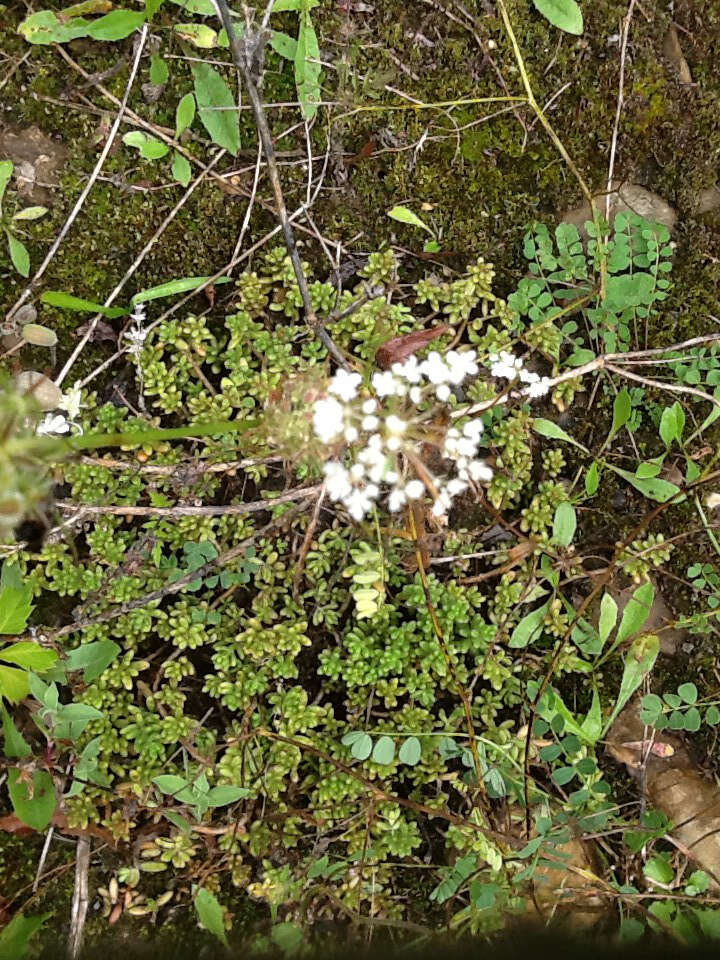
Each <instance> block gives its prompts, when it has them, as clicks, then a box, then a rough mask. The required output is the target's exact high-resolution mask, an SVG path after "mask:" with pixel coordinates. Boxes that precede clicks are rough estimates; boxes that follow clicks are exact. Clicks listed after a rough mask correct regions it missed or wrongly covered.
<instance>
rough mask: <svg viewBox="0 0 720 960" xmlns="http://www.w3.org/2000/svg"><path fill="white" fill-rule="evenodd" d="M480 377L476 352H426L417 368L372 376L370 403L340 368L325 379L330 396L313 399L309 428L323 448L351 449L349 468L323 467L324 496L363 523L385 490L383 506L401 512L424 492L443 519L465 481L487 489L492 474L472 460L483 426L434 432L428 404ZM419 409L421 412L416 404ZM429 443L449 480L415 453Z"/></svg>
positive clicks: (401, 366)
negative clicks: (448, 469)
mask: <svg viewBox="0 0 720 960" xmlns="http://www.w3.org/2000/svg"><path fill="white" fill-rule="evenodd" d="M477 372H478V365H477V363H476V355H475V351H474V350H470V351H468V352H466V353H459V352H457V351H455V350H450V351H449V352H448V353H447V354H446V355H445V356H444V357H441V356H440V354H439V353H437V352H432V353H430V354H429V355H428V357H427V359H426V360H424V361H422V362H418V359H417V357H415V356H411V357H410V358H409V359H408V360H406V361H405V362H404V363H395V364H393V366H392V368H391V369H390V370H389V371H387V372H383V373H375V374H374V375H373V377H372V381H371V384H372V388H373V392H374V394H375V396H374V397H365V398H363V397H362V396H360V394H359V388H360V384H361V382H362V377H361V376H360V374H358V373H348V372H347V371H345V370H338V371H337V373H336V374H335V376H334V377H333V378H332V380H331V381H330V385H329V387H328V393H329V396H327V397H324V398H323V399H321V400H318V401H316V403H315V405H314V408H313V426H314V429H315V433H316V435H317V436H318V437H319V438H320V440H322V441H323V443H327V444H330V443H335V442H338V441H344V442H345V443H347V444H349V451H348V453H349V457H350V458H351V459H352V461H353V462H352V465H351V466H349V467H346V466H345V465H344V464H343V463H341V462H340V461H339V460H331V461H330V462H329V463H326V464H325V468H324V472H325V477H326V480H327V491H328V495H329V496H330V498H331V500H334V501H341V502H342V503H343V504H344V505H345V507H346V508H347V510H348V512H349V513H350V516H351V517H353V519H355V520H361V519H362V518H363V517H364V516H365V514H367V513H368V512H369V511H370V510H371V509H372V506H373V504H374V503H375V502H376V501H377V500H378V499H379V497H380V496H381V492H382V488H383V486H385V487H389V488H390V489H389V491H388V492H387V505H388V509H389V510H391V511H393V512H394V511H397V510H400V509H401V508H402V507H403V506H404V504H406V503H407V502H408V501H409V500H419V499H421V498H422V497H424V496H425V495H426V494H430V495H431V496H432V498H433V501H434V504H433V513H434V514H435V516H438V517H439V516H442V515H443V514H445V513H447V511H448V509H449V508H450V505H451V503H452V500H453V498H454V497H456V496H457V495H458V494H460V493H463V491H465V490H467V489H468V487H469V486H470V484H471V483H473V482H475V483H479V482H484V483H487V482H489V481H490V480H491V479H492V475H493V474H492V470H491V469H490V468H489V467H488V466H487V465H486V464H485V463H484V461H482V460H479V459H477V452H478V447H479V446H480V438H481V436H482V432H483V424H482V421H481V420H470V421H469V422H467V423H466V424H465V425H464V427H463V429H462V430H458V429H455V428H450V429H446V428H442V427H439V426H438V420H437V417H436V414H437V412H438V411H437V406H436V405H435V404H427V403H426V401H428V400H434V399H437V400H440V401H442V402H445V401H447V400H448V399H449V397H450V394H451V391H452V387H453V386H458V385H459V384H461V383H462V382H463V380H465V378H466V377H468V376H471V375H472V374H475V373H477ZM423 403H425V407H426V409H424V410H420V409H419V405H420V404H423ZM427 444H431V445H433V446H435V447H436V448H437V449H438V450H439V451H440V453H441V455H442V457H443V459H444V460H449V461H453V463H454V474H455V475H454V476H453V477H452V478H450V479H438V478H437V477H434V476H433V475H432V473H431V471H430V470H429V469H428V467H427V466H426V465H425V463H424V462H423V457H422V456H421V453H420V451H421V449H422V447H423V445H427Z"/></svg>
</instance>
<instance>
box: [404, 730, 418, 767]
mask: <svg viewBox="0 0 720 960" xmlns="http://www.w3.org/2000/svg"><path fill="white" fill-rule="evenodd" d="M421 754H422V747H421V746H420V741H419V740H418V738H417V737H408V738H407V740H405V741H404V742H403V744H402V746H401V747H400V750H399V752H398V760H399V761H400V762H401V763H407V764H408V766H411V767H414V766H415V764H416V763H419V762H420V756H421Z"/></svg>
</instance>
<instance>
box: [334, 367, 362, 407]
mask: <svg viewBox="0 0 720 960" xmlns="http://www.w3.org/2000/svg"><path fill="white" fill-rule="evenodd" d="M361 383H362V377H361V376H360V374H359V373H348V372H347V370H338V371H337V373H336V374H335V376H334V377H333V378H332V380H331V381H330V385H329V386H328V390H329V392H330V393H334V394H336V396H338V397H340V399H341V400H344V401H345V402H346V403H347V402H348V401H349V400H354V399H355V397H356V396H357V388H358V386H359V385H360V384H361Z"/></svg>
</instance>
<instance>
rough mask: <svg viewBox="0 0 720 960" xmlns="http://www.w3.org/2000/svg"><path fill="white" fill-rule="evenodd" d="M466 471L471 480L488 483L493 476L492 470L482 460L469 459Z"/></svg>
mask: <svg viewBox="0 0 720 960" xmlns="http://www.w3.org/2000/svg"><path fill="white" fill-rule="evenodd" d="M468 471H469V473H470V476H471V477H472V478H473V480H479V481H481V482H484V483H489V482H490V481H491V480H492V478H493V472H492V470H491V469H490V467H488V465H487V464H486V463H484V462H483V461H482V460H471V461H470V463H469V464H468Z"/></svg>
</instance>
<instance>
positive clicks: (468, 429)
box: [463, 420, 485, 441]
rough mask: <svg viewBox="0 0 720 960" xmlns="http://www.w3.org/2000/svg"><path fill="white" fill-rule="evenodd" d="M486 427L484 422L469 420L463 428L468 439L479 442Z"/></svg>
mask: <svg viewBox="0 0 720 960" xmlns="http://www.w3.org/2000/svg"><path fill="white" fill-rule="evenodd" d="M484 429H485V426H484V424H483V422H482V420H468V422H467V423H466V424H465V426H464V427H463V433H464V434H465V436H466V437H470V439H471V440H476V441H479V439H480V435H481V434H482V432H483V431H484Z"/></svg>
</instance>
